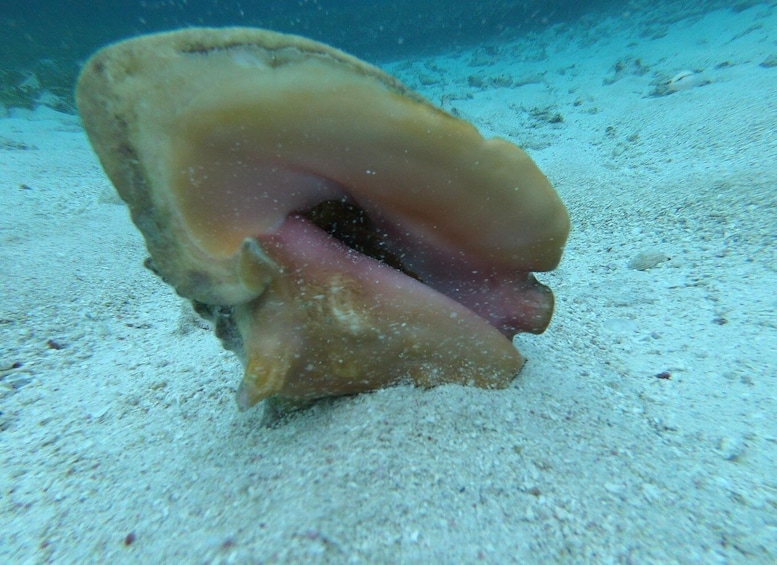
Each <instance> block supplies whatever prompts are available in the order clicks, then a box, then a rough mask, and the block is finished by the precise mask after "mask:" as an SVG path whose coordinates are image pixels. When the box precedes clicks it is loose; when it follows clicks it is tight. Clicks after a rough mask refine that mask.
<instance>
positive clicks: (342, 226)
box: [77, 28, 569, 408]
mask: <svg viewBox="0 0 777 565" xmlns="http://www.w3.org/2000/svg"><path fill="white" fill-rule="evenodd" d="M77 101H78V108H79V112H80V114H81V117H82V119H83V123H84V126H85V128H86V132H87V134H88V136H89V140H90V141H91V143H92V145H93V147H94V149H95V151H96V153H97V155H98V157H99V159H100V162H101V163H102V166H103V168H104V169H105V172H106V173H107V175H108V177H109V178H110V180H111V181H112V182H113V184H114V185H115V186H116V189H117V190H118V192H119V194H120V196H121V197H122V199H124V201H126V202H127V204H128V205H129V208H130V211H131V213H132V218H133V221H134V222H135V224H136V225H137V227H138V229H140V231H141V232H142V233H143V235H144V237H145V240H146V245H147V247H148V250H149V252H150V254H151V265H152V267H153V269H154V270H155V272H157V273H158V274H159V275H160V276H161V277H162V278H163V279H164V280H165V281H166V282H167V283H169V284H170V285H171V286H172V287H173V288H175V290H176V291H177V292H178V293H179V294H180V295H182V296H184V297H186V298H188V299H190V300H191V301H192V303H193V304H194V306H195V309H196V310H197V311H198V312H199V313H200V314H202V315H203V316H205V317H207V318H209V319H211V320H212V321H214V323H215V326H216V333H217V335H218V336H219V337H220V338H221V339H222V341H223V343H224V345H225V346H226V347H227V348H229V349H231V350H233V351H235V352H236V353H237V354H238V355H239V357H240V359H241V360H242V362H243V365H244V368H245V375H244V378H243V382H242V384H241V385H240V388H239V390H238V402H239V405H240V406H241V407H243V408H245V407H249V406H252V405H254V404H255V403H257V402H258V401H260V400H262V399H265V398H275V399H281V400H290V401H305V400H310V399H315V398H320V397H324V396H332V395H340V394H350V393H357V392H361V391H367V390H371V389H375V388H379V387H384V386H389V385H392V384H396V383H400V382H405V381H408V382H413V383H416V384H418V385H421V386H432V385H435V384H440V383H461V384H471V385H476V386H479V387H484V388H502V387H505V386H507V385H508V384H509V383H510V382H511V381H512V379H513V378H514V377H515V375H516V374H517V373H518V371H519V370H520V369H521V367H522V365H523V363H524V360H523V358H522V357H521V355H520V354H519V353H518V351H517V350H516V349H515V347H514V346H513V345H512V343H511V340H510V338H511V337H512V335H513V334H515V333H516V332H519V331H530V332H535V333H539V332H542V331H543V330H544V329H545V328H546V327H547V325H548V323H549V321H550V317H551V314H552V311H553V296H552V294H551V292H550V290H549V289H547V288H546V287H544V286H543V285H540V284H539V283H537V282H536V281H535V280H534V277H533V276H532V274H531V272H532V271H546V270H551V269H553V268H555V267H556V265H557V264H558V262H559V260H560V257H561V252H562V249H563V246H564V243H565V241H566V237H567V233H568V230H569V219H568V216H567V212H566V210H565V208H564V206H563V204H562V203H561V201H560V200H559V198H558V196H557V195H556V193H555V192H554V190H553V188H552V187H551V185H550V183H549V182H548V181H547V179H546V178H545V176H544V175H543V174H542V173H541V172H540V171H539V169H538V168H537V167H536V165H535V164H534V163H533V162H532V160H531V159H530V158H529V157H528V156H527V155H526V153H524V152H523V151H521V150H520V149H519V148H518V147H516V146H514V145H512V144H510V143H508V142H507V141H504V140H501V139H484V138H483V137H482V136H481V135H480V134H479V133H478V132H477V130H476V129H475V128H474V127H473V126H472V125H470V124H468V123H466V122H464V121H461V120H459V119H457V118H454V117H453V116H450V115H449V114H447V113H445V112H443V111H441V110H439V109H437V108H435V107H434V106H432V105H431V104H429V103H428V102H427V101H425V100H424V99H423V98H422V97H421V96H419V95H418V94H415V93H413V92H411V91H409V90H407V89H406V88H405V87H403V86H402V85H401V84H400V83H399V82H398V81H397V80H396V79H395V78H393V77H391V76H389V75H387V74H385V73H383V72H382V71H380V70H379V69H377V68H375V67H373V66H370V65H368V64H366V63H364V62H362V61H359V60H358V59H355V58H353V57H351V56H349V55H346V54H345V53H342V52H340V51H338V50H336V49H333V48H331V47H328V46H326V45H323V44H321V43H316V42H314V41H311V40H308V39H304V38H302V37H297V36H292V35H283V34H279V33H274V32H271V31H266V30H261V29H248V28H227V29H197V28H194V29H186V30H182V31H175V32H171V33H162V34H155V35H148V36H142V37H137V38H133V39H130V40H127V41H123V42H121V43H117V44H115V45H111V46H108V47H106V48H104V49H102V50H100V51H99V52H98V53H96V54H95V55H94V56H93V57H92V58H91V59H90V60H89V61H88V62H87V64H86V65H85V67H84V70H83V72H82V74H81V77H80V79H79V82H78V91H77Z"/></svg>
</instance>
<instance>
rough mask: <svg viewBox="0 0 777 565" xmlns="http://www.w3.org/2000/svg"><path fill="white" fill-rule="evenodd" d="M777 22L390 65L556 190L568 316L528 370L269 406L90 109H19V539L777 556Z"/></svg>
mask: <svg viewBox="0 0 777 565" xmlns="http://www.w3.org/2000/svg"><path fill="white" fill-rule="evenodd" d="M775 30H777V8H775V6H773V5H772V6H769V5H758V6H754V7H751V8H749V9H746V10H742V11H739V12H734V11H715V12H711V13H708V14H706V15H703V16H695V17H693V18H689V19H684V20H681V21H679V22H673V23H672V24H671V25H669V24H666V23H663V22H662V21H661V20H660V18H651V16H650V15H649V14H645V15H644V16H639V17H637V16H636V15H632V17H625V16H624V17H622V18H607V19H597V18H595V17H593V16H592V17H591V18H589V19H587V20H582V21H580V22H579V23H578V24H577V25H565V26H557V27H554V28H551V29H549V30H547V31H545V32H544V33H541V34H535V35H532V36H531V37H527V38H525V39H523V40H520V41H517V42H510V43H494V44H491V45H488V46H481V47H479V48H477V49H473V50H469V51H459V52H456V53H450V54H448V55H446V56H440V57H433V58H431V57H430V58H424V59H416V60H411V61H401V62H395V63H392V64H390V65H385V67H386V68H387V70H389V71H390V72H393V73H395V74H396V75H397V76H399V78H400V79H402V80H403V81H405V82H406V83H407V84H408V85H409V86H410V87H412V88H415V89H417V90H419V91H420V92H421V93H423V94H424V95H426V96H428V97H429V98H430V99H431V100H432V101H433V102H435V103H437V104H441V105H442V106H443V107H444V108H446V109H447V110H448V111H450V112H453V113H455V114H457V115H460V116H462V117H463V118H465V119H468V120H470V121H472V122H474V123H475V124H476V125H477V126H478V127H480V128H481V130H482V131H483V132H484V133H485V134H487V135H489V136H491V135H499V136H503V137H507V138H508V139H510V140H512V141H514V142H515V143H517V144H518V145H520V146H522V147H524V148H526V149H527V151H529V153H530V154H531V155H532V157H533V158H534V159H535V160H536V161H537V162H538V164H539V165H540V167H541V168H542V169H543V170H544V171H545V172H546V174H547V175H548V176H549V178H550V179H551V181H552V182H553V183H554V185H555V186H556V188H557V190H558V191H559V193H560V194H561V196H562V198H563V199H564V201H565V203H566V204H567V206H568V207H569V210H570V212H571V216H572V221H573V232H572V235H571V238H570V241H569V245H568V246H567V249H566V252H565V256H564V259H563V262H562V264H561V266H560V268H559V269H558V270H557V271H555V272H553V273H547V274H541V275H540V278H541V280H542V281H543V282H545V283H547V284H549V286H550V287H551V288H552V289H553V290H554V292H555V294H556V297H557V311H556V314H555V318H554V320H553V322H552V324H551V327H550V329H549V330H548V331H547V332H546V333H545V334H543V335H541V336H525V335H521V336H519V337H518V338H517V339H516V345H518V347H519V348H520V349H521V351H522V352H524V353H525V354H526V355H527V357H528V358H529V362H528V364H527V366H526V367H525V369H524V370H523V372H522V373H521V375H520V376H519V378H518V379H517V380H516V381H515V383H514V385H513V386H511V387H510V388H509V389H507V390H504V391H483V390H478V389H472V388H465V387H460V386H443V387H439V388H436V389H432V390H420V389H415V388H412V387H397V388H392V389H387V390H381V391H378V392H375V393H373V394H364V395H360V396H356V397H351V398H342V399H335V400H327V401H323V402H320V403H319V404H317V405H316V406H314V407H313V408H311V409H309V410H306V411H303V412H300V413H297V414H295V415H293V416H292V417H290V418H288V419H287V420H285V421H283V422H282V423H281V424H280V425H277V426H275V427H264V426H262V425H261V420H262V411H261V408H260V409H258V410H253V411H249V412H246V413H239V412H238V411H237V409H236V406H235V403H234V391H235V388H236V386H237V384H238V381H239V380H240V373H241V371H240V367H239V364H238V361H237V360H236V359H235V358H234V357H233V356H232V355H231V354H230V353H228V352H225V351H223V350H222V349H221V347H220V345H219V343H218V341H217V340H216V338H215V337H213V335H212V334H211V333H210V331H209V330H208V329H207V328H206V327H204V325H203V323H201V322H199V321H197V320H196V319H195V318H194V316H193V315H192V314H191V313H190V312H189V309H188V307H187V306H186V305H185V304H183V303H182V300H181V299H179V298H178V297H177V296H176V295H175V294H174V293H173V292H172V290H171V289H170V288H169V287H167V286H166V285H164V284H163V283H162V282H161V281H160V280H158V279H157V278H156V277H155V276H154V275H153V274H151V273H150V272H149V271H147V270H144V268H143V267H142V261H143V259H144V257H145V250H144V247H143V242H142V240H141V237H140V235H139V233H138V232H137V231H136V229H135V228H134V227H133V226H132V224H131V222H130V220H129V217H128V214H127V211H126V209H125V207H124V206H123V204H121V202H120V201H118V199H117V197H116V196H115V195H114V193H113V190H112V188H111V187H110V185H109V183H108V181H107V180H106V178H105V177H104V175H103V174H102V172H101V170H100V168H99V166H98V163H97V161H96V158H95V157H94V155H93V154H92V152H91V150H90V148H89V146H88V143H87V140H86V137H85V135H84V132H83V130H82V128H81V127H80V125H79V121H78V119H77V118H76V117H74V116H70V115H67V114H60V113H57V112H54V111H53V110H50V109H47V108H45V107H40V108H38V109H37V110H36V111H33V112H29V111H22V110H16V109H12V110H10V111H9V112H8V113H7V115H6V116H5V117H4V118H3V119H0V180H2V184H1V185H0V188H1V189H2V193H0V199H2V200H1V202H2V210H3V214H2V216H0V237H2V246H1V247H0V280H2V294H1V295H0V332H2V334H1V335H2V342H1V345H2V355H1V357H0V371H1V372H0V411H2V414H1V415H0V430H1V431H0V461H2V468H1V470H2V475H0V487H1V488H0V561H1V562H3V563H48V562H52V563H54V562H56V563H87V562H98V563H277V562H304V563H420V562H427V563H428V562H437V563H472V562H487V563H549V562H560V563H581V562H592V563H774V562H777V400H776V399H777V315H776V314H775V312H776V311H777V293H776V292H775V288H777V254H776V251H775V249H776V247H775V243H776V239H777V67H776V66H773V63H777V32H775ZM683 71H690V72H691V73H693V76H692V77H690V78H691V80H690V82H685V83H684V84H682V85H680V84H679V82H678V83H677V85H678V86H677V87H676V91H674V92H670V91H669V90H667V81H669V80H670V79H672V78H673V77H676V76H677V75H678V74H679V73H681V72H683ZM687 78H688V77H686V79H687ZM681 80H682V79H681Z"/></svg>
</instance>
